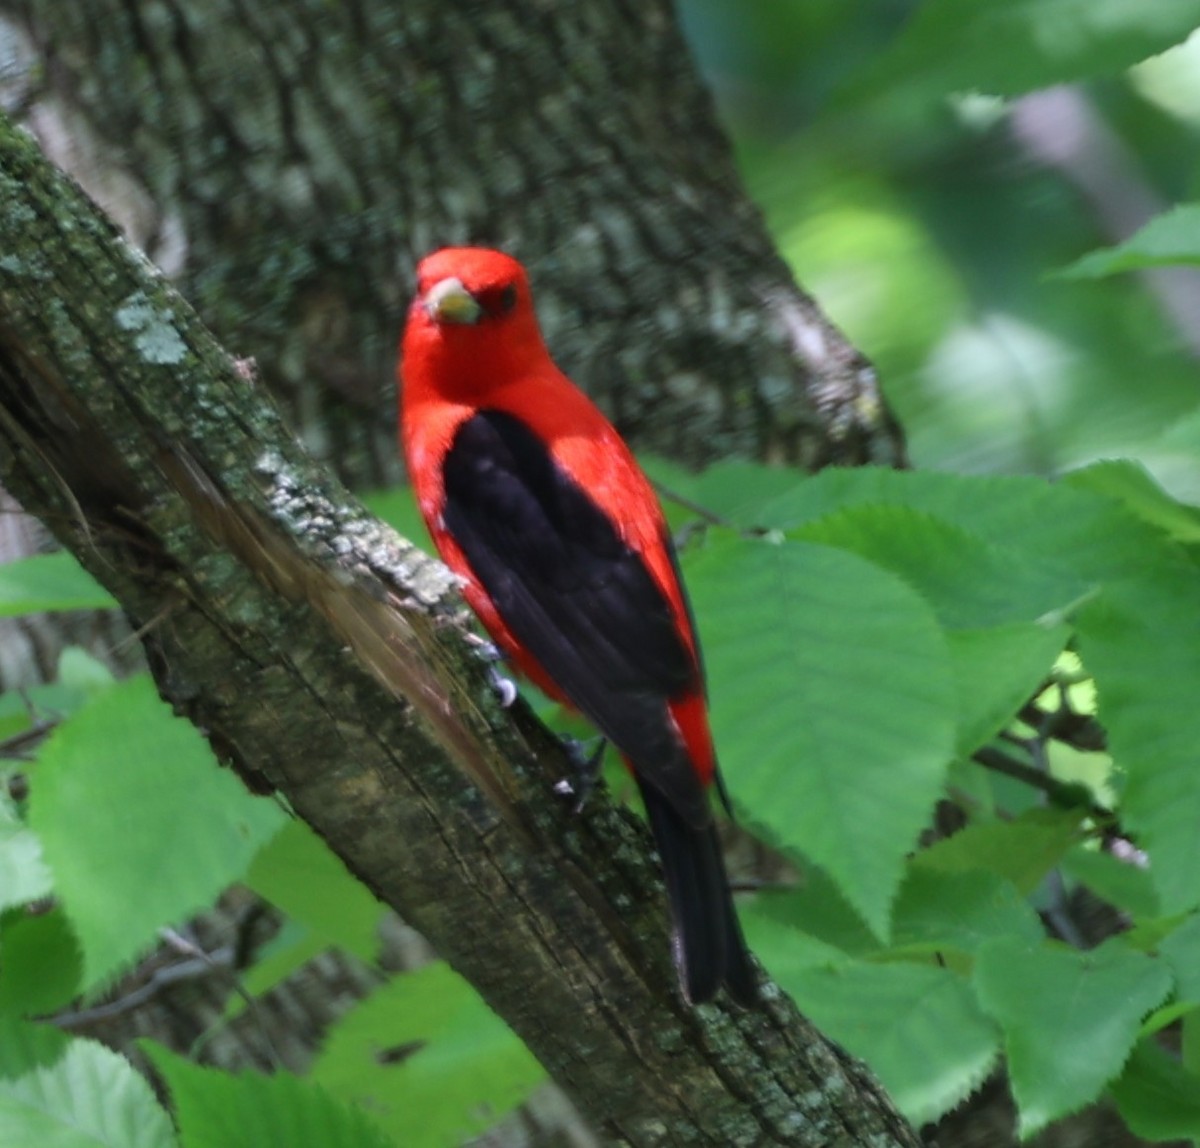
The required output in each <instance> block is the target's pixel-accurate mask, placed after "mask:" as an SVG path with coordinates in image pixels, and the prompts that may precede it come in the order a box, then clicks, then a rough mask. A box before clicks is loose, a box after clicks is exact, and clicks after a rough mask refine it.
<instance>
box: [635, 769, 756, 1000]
mask: <svg viewBox="0 0 1200 1148" xmlns="http://www.w3.org/2000/svg"><path fill="white" fill-rule="evenodd" d="M639 788H640V789H641V791H642V800H643V801H644V802H645V804H646V812H647V814H648V816H649V818H650V828H651V831H652V832H653V834H654V840H655V843H656V844H657V846H658V853H659V856H660V857H661V858H662V867H663V878H664V880H665V881H666V886H667V897H668V899H669V900H670V903H671V916H672V918H673V920H674V925H675V944H676V951H675V960H676V964H677V965H678V966H679V970H680V979H681V980H682V982H683V984H684V986H685V988H686V991H687V995H688V998H689V999H690V1000H691V1001H692V1003H693V1004H701V1003H703V1002H704V1001H707V1000H710V999H711V998H712V997H713V996H715V995H716V993H717V990H718V989H720V987H721V986H722V985H725V987H726V988H727V989H728V990H729V994H730V996H732V997H733V999H734V1000H736V1001H737V1002H738V1003H739V1004H743V1005H747V1006H749V1005H753V1004H754V1002H755V1001H756V1000H757V997H758V978H757V977H756V975H755V972H754V964H753V962H752V961H751V959H750V954H749V952H748V950H747V949H746V942H745V940H744V939H743V937H742V929H741V926H740V925H739V924H738V919H737V911H736V910H735V909H734V906H733V897H732V896H731V894H730V892H729V880H728V878H727V877H726V875H725V862H724V860H723V859H722V856H721V843H720V839H719V838H718V836H717V826H716V822H715V821H710V822H709V823H708V824H707V825H705V826H703V827H700V828H697V827H696V826H694V825H690V824H689V823H688V822H687V821H686V820H685V819H684V818H683V817H682V816H681V815H680V814H679V813H678V812H677V811H676V809H675V807H674V806H673V805H672V804H671V802H670V801H668V800H667V798H665V797H664V796H663V795H662V794H661V793H660V792H659V791H658V790H656V789H654V788H653V787H652V786H650V785H647V784H640V785H639Z"/></svg>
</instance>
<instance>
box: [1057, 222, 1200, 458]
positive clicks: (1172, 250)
mask: <svg viewBox="0 0 1200 1148" xmlns="http://www.w3.org/2000/svg"><path fill="white" fill-rule="evenodd" d="M1180 263H1183V264H1195V263H1200V203H1184V204H1180V205H1179V206H1177V207H1173V208H1172V209H1171V210H1170V211H1166V212H1163V214H1162V215H1159V216H1156V217H1155V218H1154V219H1152V220H1150V222H1149V223H1147V224H1146V225H1145V226H1144V227H1142V228H1141V229H1140V230H1139V231H1137V232H1136V233H1135V234H1134V235H1131V236H1130V237H1129V238H1128V239H1126V240H1125V242H1124V243H1118V244H1117V245H1116V246H1114V247H1105V248H1102V249H1101V250H1099V251H1089V252H1088V254H1087V255H1085V256H1083V258H1082V259H1078V260H1076V261H1075V262H1074V263H1072V264H1070V265H1069V266H1067V267H1064V268H1063V269H1062V270H1061V271H1060V272H1058V274H1059V276H1061V277H1062V278H1064V279H1098V278H1100V277H1101V276H1104V275H1116V274H1118V273H1120V272H1122V271H1140V270H1142V269H1143V268H1146V267H1168V266H1172V265H1175V264H1180ZM1125 465H1127V466H1133V465H1135V464H1132V463H1126V464H1125Z"/></svg>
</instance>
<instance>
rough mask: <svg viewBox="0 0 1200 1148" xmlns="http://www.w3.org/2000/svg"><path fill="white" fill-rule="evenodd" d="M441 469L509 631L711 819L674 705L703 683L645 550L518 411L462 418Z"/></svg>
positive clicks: (638, 759) (619, 742)
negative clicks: (634, 545) (628, 539)
mask: <svg viewBox="0 0 1200 1148" xmlns="http://www.w3.org/2000/svg"><path fill="white" fill-rule="evenodd" d="M443 479H444V483H445V492H446V501H445V506H444V508H443V511H442V517H443V521H444V523H445V526H446V529H447V530H448V531H449V532H450V533H451V535H453V537H454V540H455V542H457V544H458V546H459V547H460V548H461V550H462V552H463V554H464V555H465V556H466V559H467V561H468V562H469V563H470V566H471V569H472V571H473V572H474V574H475V577H476V578H477V579H478V580H479V582H480V583H481V584H482V585H483V587H484V589H485V590H486V591H487V593H488V595H489V596H490V597H491V599H492V601H493V602H494V603H495V605H496V609H497V611H498V612H499V614H500V616H501V617H502V618H503V619H504V622H505V624H506V625H507V626H508V628H509V630H510V631H511V632H512V634H513V636H514V637H515V638H516V639H517V640H518V641H519V642H520V643H521V645H522V646H524V648H525V649H526V650H528V651H529V653H530V654H531V655H532V656H533V657H534V659H535V660H536V661H537V662H538V663H539V664H540V665H541V667H542V669H543V670H545V672H546V674H547V676H548V677H549V678H551V679H552V680H553V681H554V682H556V683H557V684H558V686H559V688H560V689H561V690H562V692H563V694H564V695H565V696H566V697H567V698H568V699H569V700H570V702H571V703H572V704H573V705H574V706H575V707H576V708H577V709H578V710H579V711H580V712H581V713H582V714H584V715H585V716H586V717H587V718H589V719H590V720H591V721H592V722H593V723H594V724H595V725H596V727H597V728H598V729H599V730H600V732H601V733H603V734H604V736H605V737H607V738H608V739H609V740H610V741H611V742H612V743H613V745H615V746H616V747H617V749H619V750H620V751H621V752H622V753H623V754H624V755H625V756H626V757H627V758H628V759H629V760H630V762H631V763H632V764H633V766H634V768H635V769H636V770H637V771H638V772H639V774H640V776H641V777H642V779H643V780H644V781H645V782H647V783H649V784H650V785H651V786H653V787H654V788H655V789H657V790H658V791H659V792H661V793H662V794H663V796H664V797H666V798H667V800H668V801H670V803H671V805H672V806H673V807H674V808H675V809H676V810H677V811H678V812H679V814H680V815H681V816H682V817H683V818H684V819H685V820H686V821H687V822H688V823H690V824H692V825H695V826H698V827H699V826H706V825H708V824H710V821H711V813H710V811H709V807H708V802H707V798H706V797H705V794H704V787H703V785H701V784H700V781H699V779H698V777H697V775H696V773H695V770H694V768H693V766H692V763H691V761H690V760H689V759H688V755H687V751H686V749H685V747H684V745H683V743H682V741H681V740H680V738H679V736H678V733H677V731H676V727H675V725H674V722H673V721H672V719H671V716H670V713H669V711H668V709H667V701H668V699H670V698H672V697H677V696H679V695H680V694H685V693H693V692H695V691H697V690H699V689H701V688H702V686H701V682H700V673H699V668H698V666H697V663H696V659H695V658H694V657H693V655H692V653H691V651H690V650H689V649H688V648H687V646H686V644H685V643H684V641H683V639H682V638H681V636H680V634H679V632H678V629H677V626H676V621H675V619H674V617H673V616H672V613H671V606H670V603H669V602H668V601H667V599H666V597H665V595H664V594H663V593H662V591H661V590H660V589H659V588H658V585H657V584H656V583H655V581H654V579H653V577H652V576H651V574H650V572H649V570H648V569H647V568H646V565H645V563H644V562H643V561H642V559H641V557H640V556H639V555H638V554H637V553H636V552H635V551H633V550H632V549H630V547H629V546H627V545H626V544H625V542H624V541H623V540H622V539H621V537H620V535H619V534H618V533H617V531H616V529H615V527H614V526H613V524H612V522H610V521H609V519H608V517H607V516H606V515H605V514H604V512H603V511H602V510H600V508H599V507H598V506H596V504H595V503H594V502H593V501H592V500H591V498H589V497H588V494H587V492H586V491H585V490H584V489H583V488H582V487H581V486H580V485H579V484H578V483H576V482H575V481H574V479H573V478H571V476H569V475H568V474H567V473H566V472H565V471H564V470H563V469H562V468H561V467H560V466H559V465H558V464H557V463H556V462H555V461H554V459H553V457H552V456H551V455H550V452H549V451H548V450H547V448H546V445H545V444H544V443H543V442H542V441H541V440H540V439H539V438H538V437H537V435H535V434H534V433H533V431H532V430H530V428H529V427H528V426H527V425H526V424H525V423H523V422H522V421H521V420H520V419H518V418H516V417H514V416H513V415H509V414H506V413H504V412H501V411H492V410H485V411H481V412H480V413H479V414H477V415H475V416H473V417H472V418H470V419H468V420H467V421H466V422H465V423H463V425H462V426H461V427H460V428H459V430H458V433H457V434H456V435H455V438H454V442H453V443H452V444H451V447H450V450H449V452H448V453H447V455H446V458H445V461H444V463H443ZM664 543H665V544H666V545H667V546H668V547H669V546H670V539H669V538H664Z"/></svg>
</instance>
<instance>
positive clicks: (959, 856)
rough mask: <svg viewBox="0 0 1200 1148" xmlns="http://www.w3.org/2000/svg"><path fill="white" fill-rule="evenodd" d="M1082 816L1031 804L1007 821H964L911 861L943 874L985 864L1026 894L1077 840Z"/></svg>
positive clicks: (986, 867) (977, 868) (1076, 812)
mask: <svg viewBox="0 0 1200 1148" xmlns="http://www.w3.org/2000/svg"><path fill="white" fill-rule="evenodd" d="M1080 818H1081V814H1080V813H1079V812H1078V811H1077V810H1070V809H1063V810H1058V809H1031V810H1029V811H1027V812H1025V813H1023V814H1021V816H1020V817H1015V818H1013V819H1012V820H1011V821H984V822H980V823H979V824H976V825H968V826H967V827H966V828H965V829H962V830H960V831H959V832H958V833H955V834H954V835H953V836H952V837H947V838H944V839H943V840H941V841H938V842H937V843H936V844H934V845H932V846H931V847H930V848H928V849H925V850H922V852H920V853H918V854H917V855H916V856H915V857H914V858H913V861H912V864H913V866H914V867H915V868H922V869H931V870H936V871H937V872H941V873H967V872H970V871H972V870H979V869H983V870H986V871H987V872H990V873H994V874H997V875H999V876H1001V877H1005V878H1007V879H1008V880H1009V881H1011V882H1012V883H1013V885H1015V886H1016V887H1017V888H1018V889H1019V890H1020V891H1021V892H1022V893H1024V894H1026V895H1028V894H1029V893H1032V892H1033V890H1034V889H1036V888H1037V887H1038V885H1039V884H1040V883H1041V881H1042V878H1044V877H1045V876H1046V874H1047V873H1048V872H1049V871H1050V870H1051V869H1053V868H1054V866H1055V865H1057V864H1058V863H1059V861H1060V860H1061V859H1062V857H1063V855H1064V854H1065V853H1066V851H1067V850H1068V849H1069V848H1070V847H1071V846H1072V845H1074V844H1075V843H1076V842H1077V841H1078V839H1079V830H1080Z"/></svg>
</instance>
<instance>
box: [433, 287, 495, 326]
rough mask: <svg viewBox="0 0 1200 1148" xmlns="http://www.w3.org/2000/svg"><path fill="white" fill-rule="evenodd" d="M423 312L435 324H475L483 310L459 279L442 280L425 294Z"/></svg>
mask: <svg viewBox="0 0 1200 1148" xmlns="http://www.w3.org/2000/svg"><path fill="white" fill-rule="evenodd" d="M424 302H425V310H426V312H427V313H428V315H429V317H430V318H431V319H432V320H433V321H434V322H435V323H475V322H478V320H479V316H480V315H482V314H483V308H482V307H480V305H479V304H478V303H477V302H476V300H475V297H474V296H473V295H472V294H471V292H470V291H468V290H467V289H466V288H465V287H464V286H463V285H462V280H460V279H442V280H440V281H439V282H437V283H435V284H434V285H433V286H432V287H430V288H429V290H428V291H426V292H425V300H424Z"/></svg>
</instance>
